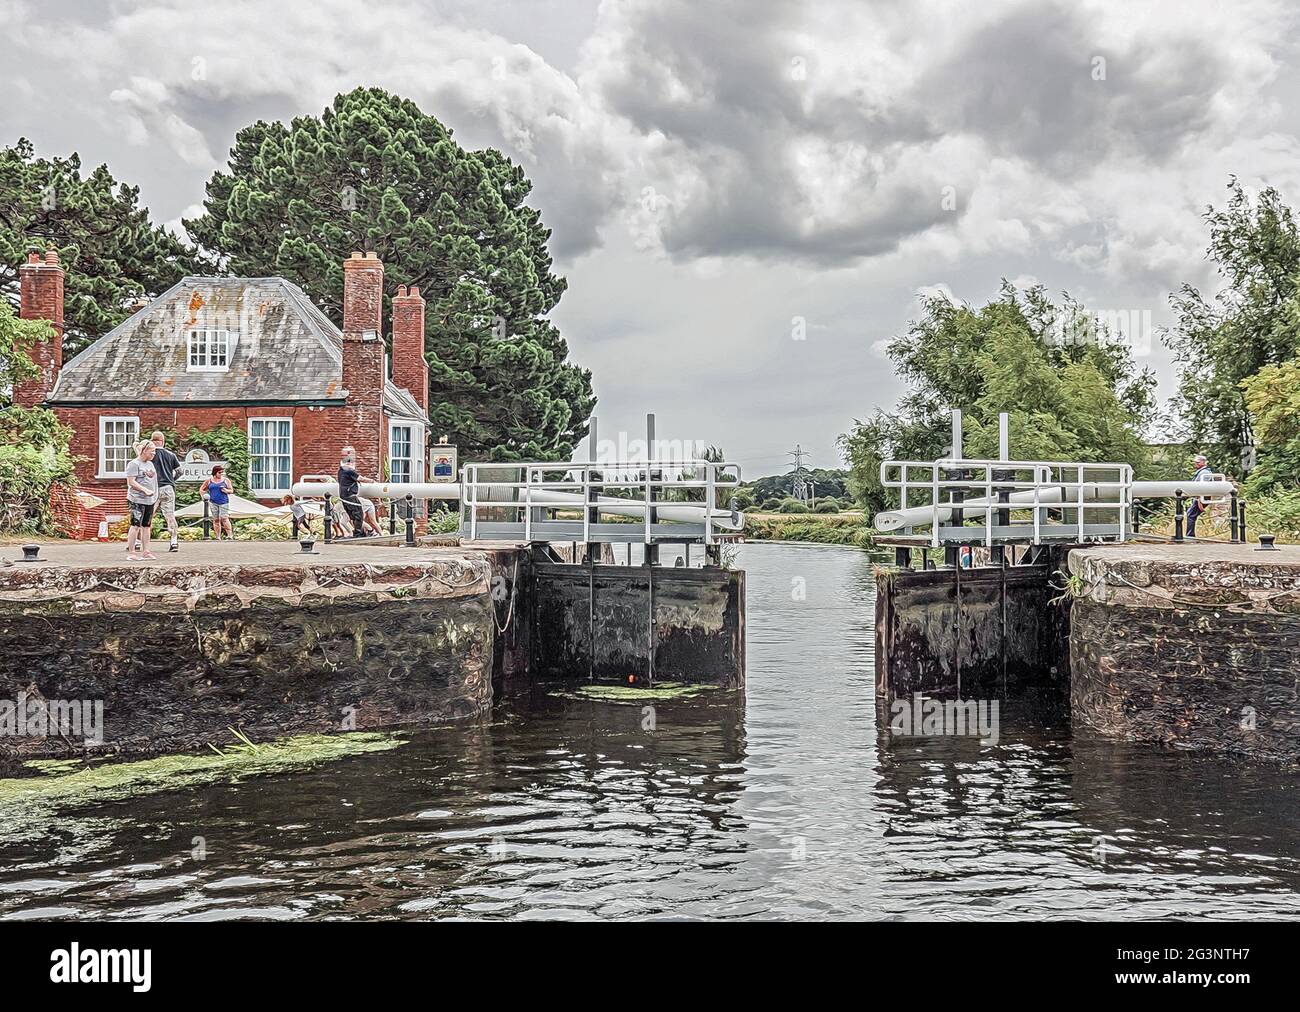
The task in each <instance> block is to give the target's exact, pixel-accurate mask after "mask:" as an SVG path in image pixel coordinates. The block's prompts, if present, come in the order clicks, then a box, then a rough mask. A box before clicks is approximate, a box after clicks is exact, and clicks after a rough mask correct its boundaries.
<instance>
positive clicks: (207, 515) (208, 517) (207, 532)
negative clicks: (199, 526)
mask: <svg viewBox="0 0 1300 1012" xmlns="http://www.w3.org/2000/svg"><path fill="white" fill-rule="evenodd" d="M211 511H212V504H211V503H210V502H208V500H207V499H206V498H204V500H203V540H204V541H210V540H211V539H212V514H211Z"/></svg>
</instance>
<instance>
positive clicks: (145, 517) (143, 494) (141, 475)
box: [126, 439, 158, 562]
mask: <svg viewBox="0 0 1300 1012" xmlns="http://www.w3.org/2000/svg"><path fill="white" fill-rule="evenodd" d="M153 455H154V445H153V443H151V442H150V441H149V440H147V439H144V440H141V441H140V442H138V443H136V444H135V459H134V460H132V461H130V462H129V463H128V464H127V465H126V504H127V506H128V507H129V508H130V510H131V528H130V530H128V531H127V532H126V558H127V561H128V562H140V561H142V560H144V559H156V558H158V556H156V555H154V554H153V552H151V551H149V538H150V536H151V535H152V534H153V514H154V510H155V509H156V508H157V506H158V473H157V471H155V470H154V466H153ZM137 545H138V546H139V554H137V553H136V546H137Z"/></svg>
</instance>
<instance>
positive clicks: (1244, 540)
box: [1237, 499, 1250, 545]
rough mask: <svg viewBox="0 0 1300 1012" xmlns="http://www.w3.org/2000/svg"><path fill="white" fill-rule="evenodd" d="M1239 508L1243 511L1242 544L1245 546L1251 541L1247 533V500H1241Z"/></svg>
mask: <svg viewBox="0 0 1300 1012" xmlns="http://www.w3.org/2000/svg"><path fill="white" fill-rule="evenodd" d="M1237 506H1238V508H1239V509H1240V510H1241V525H1240V526H1241V543H1242V544H1243V545H1244V544H1246V543H1247V542H1248V541H1250V535H1249V534H1247V533H1246V500H1245V499H1243V500H1241V502H1239V503H1238V504H1237Z"/></svg>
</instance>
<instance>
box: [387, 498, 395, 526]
mask: <svg viewBox="0 0 1300 1012" xmlns="http://www.w3.org/2000/svg"><path fill="white" fill-rule="evenodd" d="M388 533H389V534H396V533H397V500H396V499H389V500H388Z"/></svg>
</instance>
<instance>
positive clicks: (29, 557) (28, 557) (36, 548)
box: [21, 545, 41, 562]
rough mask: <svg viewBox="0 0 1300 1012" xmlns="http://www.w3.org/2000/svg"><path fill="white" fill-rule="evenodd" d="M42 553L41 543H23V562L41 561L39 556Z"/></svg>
mask: <svg viewBox="0 0 1300 1012" xmlns="http://www.w3.org/2000/svg"><path fill="white" fill-rule="evenodd" d="M40 553H41V546H40V545H23V557H22V560H21V561H23V562H40V561H41V560H40V559H39V558H38V556H39V555H40Z"/></svg>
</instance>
